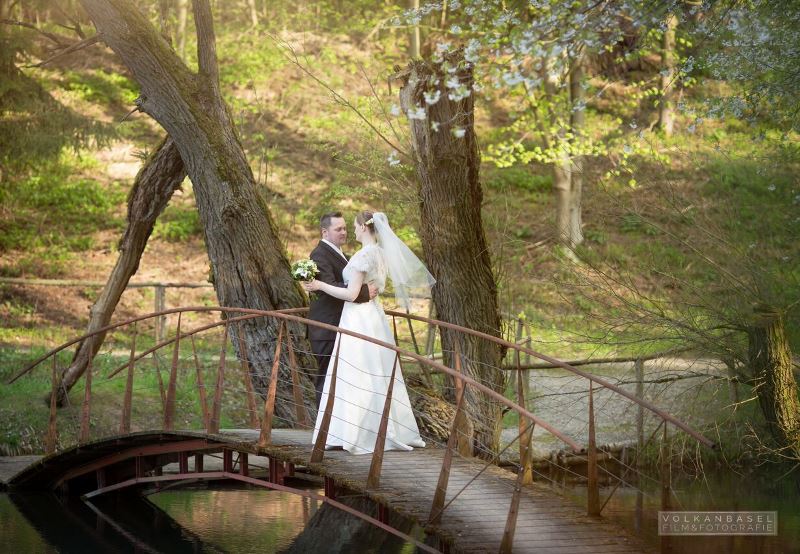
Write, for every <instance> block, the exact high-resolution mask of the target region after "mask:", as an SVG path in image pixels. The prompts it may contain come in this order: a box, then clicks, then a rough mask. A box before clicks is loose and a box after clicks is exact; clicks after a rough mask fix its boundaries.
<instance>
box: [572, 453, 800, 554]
mask: <svg viewBox="0 0 800 554" xmlns="http://www.w3.org/2000/svg"><path fill="white" fill-rule="evenodd" d="M673 471H674V470H673ZM611 489H612V487H604V488H601V492H600V503H601V504H602V503H603V502H604V501H605V499H606V498H607V497H608V495H609V493H610V492H611ZM639 489H641V490H639ZM673 490H674V495H673V496H672V498H671V505H670V510H687V511H688V510H697V511H744V510H748V511H750V510H752V511H776V512H778V520H777V522H778V534H777V535H776V536H706V537H700V536H685V537H671V538H670V539H669V540H670V544H671V546H672V552H675V553H681V554H683V553H685V554H694V553H697V554H793V553H798V552H800V476H799V475H798V471H795V472H794V473H793V474H791V475H789V476H786V475H783V474H780V473H776V474H770V473H766V472H763V471H762V472H759V473H758V474H751V475H740V474H737V473H734V472H732V471H730V470H712V469H707V470H706V474H705V477H703V478H698V479H694V478H689V477H687V476H676V475H675V473H673ZM565 492H566V494H567V496H568V497H571V498H572V499H574V500H575V501H576V502H578V503H579V504H580V505H581V506H586V487H585V486H581V485H568V487H567V489H566V491H565ZM660 509H661V489H660V487H659V485H658V483H656V482H654V481H653V482H651V481H645V482H643V483H640V484H639V485H638V486H637V488H633V487H619V488H618V489H617V490H616V492H615V493H614V495H613V496H612V497H611V500H609V502H608V504H607V505H606V507H605V508H604V509H603V512H602V515H603V517H606V518H610V519H612V520H614V521H616V522H617V523H619V524H620V525H622V526H623V527H626V528H627V529H628V530H630V531H631V532H633V533H635V534H637V535H639V536H641V537H642V538H644V540H645V541H646V542H647V543H648V544H650V545H651V546H654V547H657V546H658V544H659V536H658V523H657V522H658V511H659V510H660Z"/></svg>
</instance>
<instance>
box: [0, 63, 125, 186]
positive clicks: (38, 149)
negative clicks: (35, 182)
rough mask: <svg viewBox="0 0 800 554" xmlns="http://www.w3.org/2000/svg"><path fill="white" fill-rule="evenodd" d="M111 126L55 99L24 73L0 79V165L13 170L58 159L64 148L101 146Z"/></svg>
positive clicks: (112, 133)
mask: <svg viewBox="0 0 800 554" xmlns="http://www.w3.org/2000/svg"><path fill="white" fill-rule="evenodd" d="M114 134H115V131H114V128H113V127H111V126H109V125H107V124H105V123H102V122H100V121H97V120H95V119H94V118H92V117H87V116H85V115H83V114H79V113H76V112H75V111H73V110H72V109H70V108H67V107H66V106H64V105H63V104H62V103H60V102H58V101H56V100H55V99H54V98H53V96H51V95H50V93H49V92H47V91H46V90H45V89H44V88H43V87H42V86H41V85H40V84H39V82H38V81H36V80H35V79H32V78H31V77H28V76H27V75H25V74H23V73H15V74H14V75H13V76H11V78H4V79H0V167H5V168H8V169H12V170H15V171H18V170H21V169H24V168H26V167H27V166H29V165H31V164H34V165H35V164H38V163H39V161H40V160H42V159H43V158H51V159H52V158H58V157H59V156H60V155H61V152H62V150H63V149H64V148H65V147H71V148H73V149H78V148H80V147H81V146H87V145H90V144H91V145H102V144H105V143H107V142H108V141H109V140H110V138H111V137H112V136H114Z"/></svg>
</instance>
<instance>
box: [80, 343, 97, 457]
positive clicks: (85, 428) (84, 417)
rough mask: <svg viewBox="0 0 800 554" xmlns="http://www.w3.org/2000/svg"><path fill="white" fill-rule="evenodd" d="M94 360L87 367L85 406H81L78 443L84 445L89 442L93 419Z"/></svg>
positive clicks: (84, 390)
mask: <svg viewBox="0 0 800 554" xmlns="http://www.w3.org/2000/svg"><path fill="white" fill-rule="evenodd" d="M93 360H94V358H89V363H88V364H87V365H86V384H85V385H84V389H83V405H82V406H81V431H80V434H79V435H78V442H79V443H81V444H83V443H85V442H89V423H90V417H91V409H92V408H91V405H92V361H93Z"/></svg>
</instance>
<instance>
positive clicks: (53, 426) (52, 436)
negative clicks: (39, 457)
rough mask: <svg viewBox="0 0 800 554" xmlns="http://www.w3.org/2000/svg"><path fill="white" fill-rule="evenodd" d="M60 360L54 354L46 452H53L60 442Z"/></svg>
mask: <svg viewBox="0 0 800 554" xmlns="http://www.w3.org/2000/svg"><path fill="white" fill-rule="evenodd" d="M57 364H58V361H57V360H56V355H55V354H53V370H52V375H51V379H50V384H51V387H52V388H51V390H50V417H49V420H48V423H47V438H46V440H45V453H47V454H53V453H54V452H55V451H56V444H57V443H58V427H57V422H56V415H57V413H56V412H57V401H58V365H57Z"/></svg>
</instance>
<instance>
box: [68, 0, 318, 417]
mask: <svg viewBox="0 0 800 554" xmlns="http://www.w3.org/2000/svg"><path fill="white" fill-rule="evenodd" d="M81 3H82V4H83V6H84V8H85V9H86V12H87V13H88V14H89V16H90V17H91V19H92V21H93V22H94V24H95V26H96V27H97V30H98V32H99V33H101V35H102V37H103V41H104V42H106V44H108V45H109V46H110V47H111V48H112V49H113V50H114V51H115V52H116V53H117V54H118V55H119V56H120V57H121V58H122V61H123V62H124V63H125V65H126V66H127V67H128V68H129V69H130V71H131V73H132V74H133V76H134V78H135V79H136V80H137V82H138V83H139V85H140V87H141V96H140V97H139V99H138V100H137V105H138V106H139V109H140V110H141V111H143V112H145V113H147V114H149V115H150V116H152V117H153V118H154V119H155V120H156V121H158V122H159V123H160V124H161V125H162V126H163V127H164V128H165V129H166V130H167V132H168V133H169V135H170V137H172V139H173V140H174V141H175V145H176V146H177V148H178V151H179V152H180V154H181V158H183V162H184V164H185V166H186V172H187V173H188V175H189V177H190V179H191V180H192V184H193V186H194V191H195V197H196V200H197V207H198V210H199V212H200V220H201V222H202V224H203V229H204V231H205V233H204V234H205V241H206V248H207V249H208V256H209V259H210V261H211V267H212V271H213V280H214V287H215V289H216V293H217V298H218V300H219V303H220V304H221V305H222V306H228V307H242V308H253V309H260V310H275V309H283V308H293V307H299V306H303V305H304V304H305V297H304V296H303V293H302V291H301V290H300V287H299V285H298V284H297V283H296V282H295V281H293V280H292V278H291V275H290V273H289V262H288V260H287V258H286V254H285V250H284V248H283V245H282V244H281V241H280V238H279V237H278V233H277V230H276V228H275V224H274V222H273V221H272V217H271V215H270V213H269V210H268V208H267V205H266V203H265V201H264V199H263V198H262V196H261V195H260V194H259V193H258V191H257V188H256V184H255V179H254V178H253V173H252V171H251V169H250V166H249V165H248V163H247V158H246V156H245V153H244V150H243V149H242V145H241V143H240V142H239V139H238V137H237V136H236V131H235V129H234V127H233V123H232V121H231V118H230V116H229V113H228V110H227V107H226V105H225V102H224V101H223V99H222V95H221V93H220V90H219V69H218V65H217V57H216V40H215V37H214V26H213V21H212V17H211V8H210V5H209V2H208V0H194V1H193V3H192V4H193V8H194V21H195V28H196V29H197V57H198V66H199V73H193V72H192V71H190V70H189V68H188V67H187V66H186V65H185V64H184V63H183V62H182V61H181V59H180V58H179V57H178V55H177V54H176V53H175V52H174V51H173V50H172V49H171V48H170V46H169V45H168V44H167V42H166V41H165V40H164V39H163V38H162V37H161V36H160V35H159V33H158V32H156V31H155V29H154V28H153V26H152V25H151V24H150V22H149V21H148V20H147V18H146V17H145V16H144V15H143V14H142V13H141V12H140V11H139V9H138V8H137V7H136V6H135V5H134V4H133V3H132V2H131V1H130V0H81ZM294 327H296V326H294ZM244 330H245V337H246V340H247V345H248V358H249V360H250V362H251V366H252V368H253V369H254V371H255V372H256V374H257V377H258V378H257V379H256V381H257V383H256V385H257V387H258V388H259V389H260V390H261V391H262V392H263V391H264V390H265V389H266V386H267V384H268V377H269V374H270V371H271V365H272V359H273V356H274V350H273V348H274V345H275V340H276V337H277V335H278V323H277V322H276V321H275V320H266V321H265V320H263V319H258V320H252V321H250V322H249V323H248V324H246V325H244ZM231 331H232V339H233V344H234V348H236V349H238V340H237V332H236V328H235V327H234V328H232V329H231ZM292 331H293V332H294V333H295V334H296V335H297V336H303V335H304V332H303V331H302V330H301V329H299V328H296V329H292ZM284 351H285V349H284ZM303 379H304V382H303V385H304V389H305V390H306V391H307V394H306V403H307V407H308V408H310V409H311V410H312V411H313V409H314V395H313V386H311V385H310V383H309V381H308V379H307V378H306V377H305V376H304V377H303ZM278 383H279V386H278V398H277V400H278V401H277V403H276V412H275V414H276V416H277V418H279V419H281V420H283V421H287V422H290V423H294V422H295V420H296V418H295V415H294V407H293V405H292V402H293V398H292V392H291V383H292V380H291V373H290V370H289V368H288V364H285V363H284V364H283V365H282V366H281V370H280V374H279V381H278Z"/></svg>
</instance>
